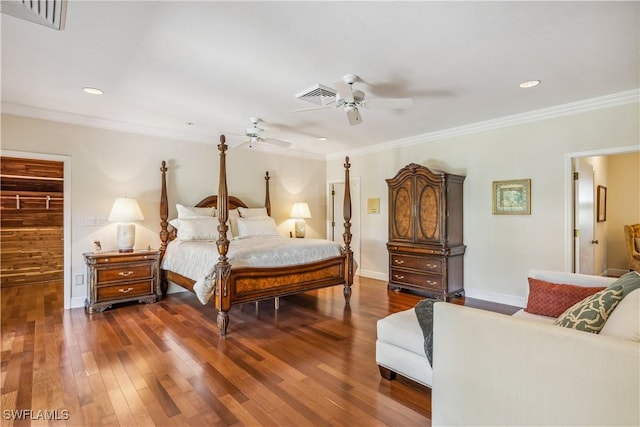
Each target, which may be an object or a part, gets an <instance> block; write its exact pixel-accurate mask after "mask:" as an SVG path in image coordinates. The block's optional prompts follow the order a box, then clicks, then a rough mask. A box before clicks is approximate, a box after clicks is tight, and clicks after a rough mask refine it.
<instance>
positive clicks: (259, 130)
mask: <svg viewBox="0 0 640 427" xmlns="http://www.w3.org/2000/svg"><path fill="white" fill-rule="evenodd" d="M249 121H250V122H251V127H249V128H247V129H245V132H244V136H245V137H247V138H249V139H248V140H244V141H242V142H239V143H237V144H231V146H232V147H236V146H240V145H247V146H248V147H249V148H253V147H254V146H256V145H257V144H271V145H275V146H278V147H283V148H289V147H291V143H290V142H287V141H282V140H279V139H274V138H270V137H267V133H268V132H267V131H268V129H266V128H265V127H259V126H258V124H259V123H262V120H261V119H260V118H258V117H250V118H249ZM261 126H262V125H261ZM231 135H234V134H231ZM237 136H240V135H237Z"/></svg>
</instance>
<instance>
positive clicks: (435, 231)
mask: <svg viewBox="0 0 640 427" xmlns="http://www.w3.org/2000/svg"><path fill="white" fill-rule="evenodd" d="M415 185H416V189H415V190H416V191H415V194H416V196H415V200H416V215H417V218H416V222H415V225H416V231H415V243H423V244H430V243H431V244H438V243H440V234H441V232H442V231H441V229H442V224H441V222H442V218H441V215H440V212H441V208H442V206H441V197H440V188H441V187H440V185H438V184H434V183H432V182H430V181H429V180H428V179H427V178H426V177H424V176H421V175H416V177H415Z"/></svg>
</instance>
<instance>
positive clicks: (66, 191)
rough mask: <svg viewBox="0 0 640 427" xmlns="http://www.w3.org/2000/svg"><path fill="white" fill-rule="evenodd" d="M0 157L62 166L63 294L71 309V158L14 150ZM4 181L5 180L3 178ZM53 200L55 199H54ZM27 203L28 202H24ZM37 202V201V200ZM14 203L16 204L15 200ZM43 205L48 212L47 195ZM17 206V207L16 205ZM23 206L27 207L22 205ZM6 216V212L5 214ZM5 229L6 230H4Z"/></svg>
mask: <svg viewBox="0 0 640 427" xmlns="http://www.w3.org/2000/svg"><path fill="white" fill-rule="evenodd" d="M0 156H1V157H2V158H5V157H11V158H19V159H26V160H32V161H34V162H36V163H37V162H38V161H44V162H45V163H47V162H54V163H56V162H58V163H60V164H61V165H62V177H63V182H62V193H63V195H64V196H63V200H62V218H61V223H62V231H61V235H62V282H63V289H64V290H63V293H64V298H63V300H64V308H65V309H69V308H71V294H72V288H71V157H69V156H62V155H55V154H42V153H30V152H23V151H12V150H0ZM3 181H4V178H3ZM52 198H53V197H52ZM23 202H24V203H26V200H24V201H23ZM36 202H37V200H36ZM13 203H16V201H15V199H14V200H13ZM49 203H50V205H49V206H50V208H51V206H52V204H53V201H52V200H49ZM43 204H44V207H45V212H46V195H45V199H44V200H43ZM14 206H17V205H14ZM22 206H26V205H25V204H22ZM3 216H4V212H3ZM3 229H4V228H3Z"/></svg>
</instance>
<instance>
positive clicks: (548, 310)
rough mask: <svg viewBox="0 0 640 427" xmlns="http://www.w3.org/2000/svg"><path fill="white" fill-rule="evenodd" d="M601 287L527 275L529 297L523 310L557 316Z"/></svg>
mask: <svg viewBox="0 0 640 427" xmlns="http://www.w3.org/2000/svg"><path fill="white" fill-rule="evenodd" d="M603 289H604V286H603V287H584V286H576V285H568V284H557V283H549V282H545V281H544V280H539V279H534V278H532V277H529V298H528V299H527V307H526V308H525V309H524V311H526V312H527V313H531V314H539V315H542V316H549V317H558V316H560V315H561V314H562V313H564V312H565V310H566V309H568V308H569V307H571V306H572V305H574V304H575V303H577V302H579V301H582V300H583V299H584V298H586V297H588V296H591V295H593V294H595V293H596V292H598V291H601V290H603Z"/></svg>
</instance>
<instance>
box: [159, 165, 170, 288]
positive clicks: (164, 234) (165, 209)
mask: <svg viewBox="0 0 640 427" xmlns="http://www.w3.org/2000/svg"><path fill="white" fill-rule="evenodd" d="M160 172H161V173H162V192H161V193H160V260H161V261H162V258H164V253H165V252H166V250H167V241H168V240H169V231H168V230H167V226H168V225H169V223H168V222H167V219H169V203H168V201H167V200H168V199H167V162H165V161H164V160H163V161H162V167H161V168H160ZM168 287H169V283H168V282H167V274H166V272H164V270H162V269H161V270H160V290H161V291H162V296H166V295H167V289H168Z"/></svg>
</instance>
